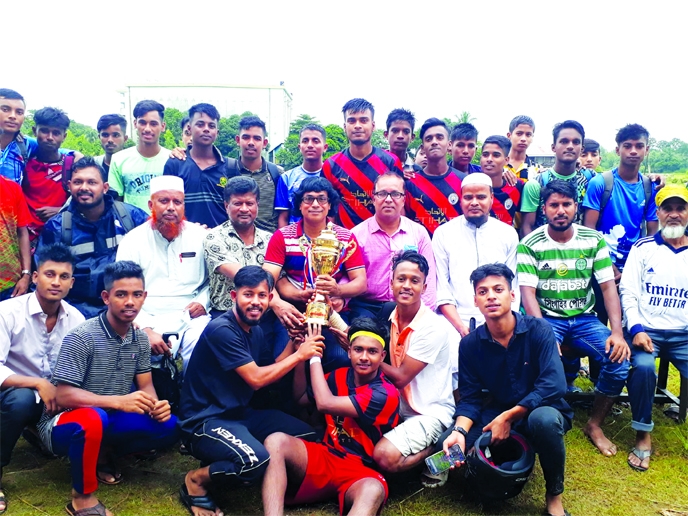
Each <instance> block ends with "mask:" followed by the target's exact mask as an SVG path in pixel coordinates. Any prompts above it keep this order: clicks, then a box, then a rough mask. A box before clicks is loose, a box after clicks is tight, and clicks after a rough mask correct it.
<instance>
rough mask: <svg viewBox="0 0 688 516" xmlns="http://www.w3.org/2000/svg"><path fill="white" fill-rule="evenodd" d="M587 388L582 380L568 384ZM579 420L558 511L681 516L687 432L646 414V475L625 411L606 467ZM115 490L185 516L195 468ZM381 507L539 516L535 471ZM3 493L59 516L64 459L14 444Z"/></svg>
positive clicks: (248, 510)
mask: <svg viewBox="0 0 688 516" xmlns="http://www.w3.org/2000/svg"><path fill="white" fill-rule="evenodd" d="M577 381H578V382H579V383H580V385H581V386H582V387H588V388H589V387H590V384H589V382H587V380H580V379H579V380H577ZM669 388H670V389H671V390H672V392H678V375H677V373H676V371H675V370H673V368H672V374H671V375H670V382H669ZM587 417H588V415H587V411H585V410H582V409H577V410H576V418H575V423H574V428H573V429H572V430H571V431H570V432H569V433H568V434H567V436H566V445H567V463H566V466H567V472H566V473H567V474H566V492H565V493H564V501H565V506H566V508H567V509H568V510H569V512H571V514H572V515H574V516H583V515H600V516H602V515H609V516H622V515H623V516H648V515H652V514H662V511H672V512H664V513H663V514H666V515H672V516H677V515H680V514H684V515H688V425H686V424H680V425H679V424H677V423H675V422H673V421H672V420H670V419H668V418H667V417H665V416H664V414H663V413H662V410H661V406H657V407H656V408H655V413H654V419H655V425H656V426H655V431H654V432H653V439H654V455H653V457H652V462H651V467H650V470H649V471H648V472H646V473H639V472H636V471H633V470H632V469H631V468H629V467H628V465H627V464H626V457H627V455H628V450H629V449H630V447H631V445H632V443H633V441H634V436H635V433H634V432H633V430H632V429H631V427H630V419H631V418H630V409H628V408H624V409H623V413H622V414H621V415H620V416H617V417H615V418H612V417H609V418H608V419H607V422H606V425H605V432H606V434H607V435H608V436H609V437H610V438H611V439H612V440H613V441H614V442H615V443H616V444H617V446H618V447H619V450H620V451H619V453H618V455H617V456H616V457H612V458H606V457H603V456H602V455H600V454H599V453H597V451H596V450H595V449H594V448H593V447H592V445H591V444H590V443H589V442H588V440H587V439H586V438H585V436H584V435H583V433H582V431H581V427H582V426H583V424H584V423H585V421H586V419H587ZM122 466H123V473H124V476H125V481H124V482H123V483H122V484H120V485H117V486H102V487H101V488H100V489H99V491H98V496H99V497H100V499H101V500H102V501H103V503H104V504H105V505H106V506H107V507H108V508H109V509H110V510H112V511H113V512H114V513H115V514H116V515H118V516H139V515H141V516H143V515H155V516H171V515H183V514H187V512H186V510H185V509H184V508H183V506H182V505H180V503H179V501H178V497H177V492H178V489H179V486H180V485H181V482H182V480H183V478H184V474H185V473H186V471H188V470H189V469H192V468H194V467H197V462H196V461H195V460H194V459H192V458H190V457H182V456H180V455H179V454H178V453H177V452H176V451H170V452H167V453H165V454H163V455H162V456H161V457H159V458H158V459H156V460H154V461H150V462H138V463H137V462H135V461H134V460H133V459H130V460H126V459H125V460H123V462H122ZM388 479H389V483H390V499H389V502H388V504H387V506H386V507H385V509H384V511H383V515H385V516H391V515H400V516H419V515H431V514H432V515H435V514H437V515H450V514H462V515H485V514H496V515H510V514H515V515H537V514H542V513H543V508H544V504H543V500H544V481H543V478H542V472H541V471H540V469H539V465H538V466H536V470H535V472H534V474H533V476H532V478H531V481H530V482H529V483H528V484H527V485H526V487H525V489H524V491H523V492H522V493H521V495H519V496H518V497H516V498H514V499H512V500H509V501H506V502H504V503H502V504H501V505H496V506H489V507H488V506H482V505H480V504H478V503H476V502H475V501H472V500H471V499H470V498H469V497H468V496H467V494H466V493H465V491H464V489H463V478H462V475H461V474H460V472H455V473H453V474H452V476H450V479H449V482H448V483H447V485H446V486H444V487H442V488H439V489H435V490H430V489H423V488H422V487H421V485H420V483H419V482H418V475H417V473H415V472H413V473H409V474H407V475H404V476H399V477H396V478H394V477H388ZM3 484H4V487H5V492H6V494H7V496H8V501H9V510H8V512H7V514H8V515H12V516H13V515H17V516H21V515H27V516H28V515H31V516H34V515H43V514H49V515H60V514H65V512H64V506H65V504H66V503H67V501H68V500H69V498H68V496H69V490H70V477H69V464H68V461H67V460H66V459H52V460H50V459H46V458H44V457H43V456H42V455H41V454H40V453H39V452H37V451H36V450H34V449H33V448H32V447H31V446H29V445H28V444H27V443H26V442H24V440H23V439H22V440H20V442H19V445H18V447H17V449H16V450H15V454H14V457H13V459H12V463H11V464H10V466H9V467H7V468H6V469H5V474H4V475H3ZM215 496H216V498H217V500H218V502H219V503H220V505H221V506H222V508H223V510H224V511H225V514H242V515H243V514H247V515H253V514H261V512H262V511H261V500H260V489H259V488H258V487H251V488H231V489H224V490H223V489H218V490H217V491H216V493H215ZM288 514H296V515H304V516H305V515H313V516H316V515H317V516H321V515H334V514H337V505H336V502H335V501H333V502H331V503H326V504H319V505H310V506H303V507H297V508H291V509H289V510H288Z"/></svg>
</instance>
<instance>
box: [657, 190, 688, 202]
mask: <svg viewBox="0 0 688 516" xmlns="http://www.w3.org/2000/svg"><path fill="white" fill-rule="evenodd" d="M672 197H678V198H679V199H683V201H685V202H687V203H688V188H686V187H685V186H683V185H666V186H665V187H664V188H662V189H661V190H659V191H658V192H657V196H656V197H655V204H656V205H657V206H661V205H662V203H663V202H664V201H666V200H667V199H670V198H672Z"/></svg>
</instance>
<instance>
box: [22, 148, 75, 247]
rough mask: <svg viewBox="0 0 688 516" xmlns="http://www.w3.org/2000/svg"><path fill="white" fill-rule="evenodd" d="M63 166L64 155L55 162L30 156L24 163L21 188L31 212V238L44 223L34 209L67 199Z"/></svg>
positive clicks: (36, 234) (56, 205)
mask: <svg viewBox="0 0 688 516" xmlns="http://www.w3.org/2000/svg"><path fill="white" fill-rule="evenodd" d="M63 167H64V156H63V157H62V159H60V161H58V162H57V163H44V162H42V161H38V160H37V159H36V158H31V159H30V160H29V162H28V163H27V164H26V168H25V169H24V180H23V182H22V189H23V190H24V196H25V197H26V203H27V204H28V205H29V212H30V214H31V223H30V224H29V236H30V238H31V240H34V239H35V238H36V237H37V236H38V235H39V234H40V232H41V230H42V229H43V226H44V225H45V222H43V221H42V220H41V219H40V218H38V215H36V210H37V209H38V208H45V207H46V206H52V207H61V206H62V205H63V204H64V203H65V202H66V201H67V192H65V190H64V188H62V170H63Z"/></svg>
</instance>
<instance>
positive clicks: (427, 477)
mask: <svg viewBox="0 0 688 516" xmlns="http://www.w3.org/2000/svg"><path fill="white" fill-rule="evenodd" d="M448 479H449V470H447V471H443V472H442V473H438V474H437V475H433V474H432V473H430V470H429V469H428V468H427V466H426V467H425V468H424V469H423V473H421V474H420V483H421V485H422V486H423V487H429V488H430V489H434V488H436V487H442V486H443V485H444V484H446V483H447V480H448Z"/></svg>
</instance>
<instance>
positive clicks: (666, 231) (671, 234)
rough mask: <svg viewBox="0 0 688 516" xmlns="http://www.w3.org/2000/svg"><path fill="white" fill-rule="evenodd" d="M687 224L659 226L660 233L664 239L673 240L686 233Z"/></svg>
mask: <svg viewBox="0 0 688 516" xmlns="http://www.w3.org/2000/svg"><path fill="white" fill-rule="evenodd" d="M687 227H688V226H665V227H661V226H660V229H659V231H660V233H662V238H664V239H665V240H675V239H677V238H681V237H682V236H683V235H685V234H686V228H687Z"/></svg>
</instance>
